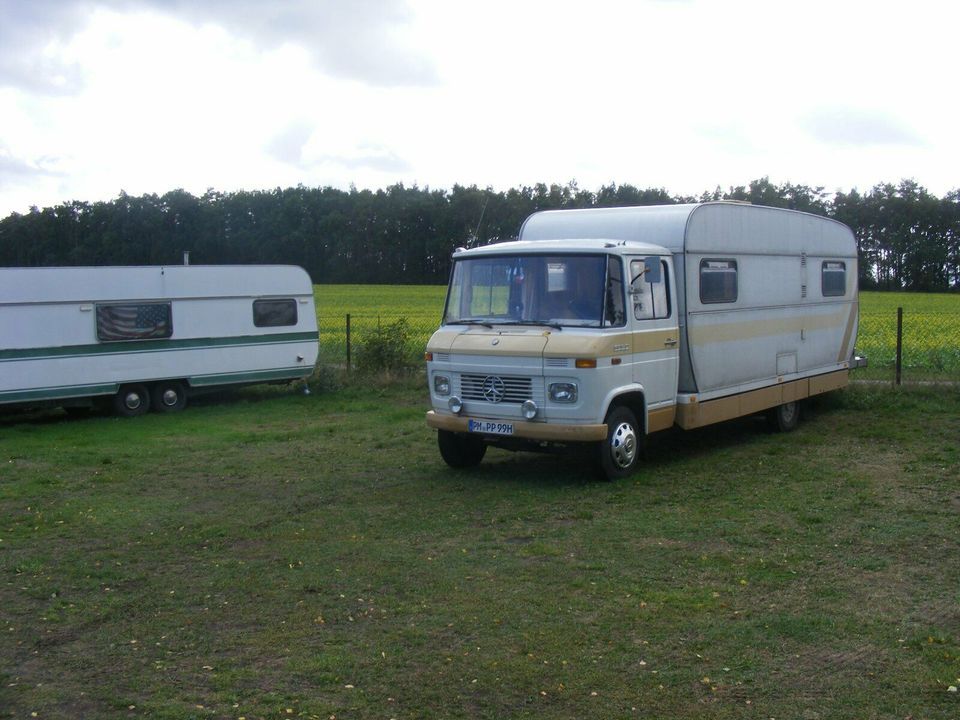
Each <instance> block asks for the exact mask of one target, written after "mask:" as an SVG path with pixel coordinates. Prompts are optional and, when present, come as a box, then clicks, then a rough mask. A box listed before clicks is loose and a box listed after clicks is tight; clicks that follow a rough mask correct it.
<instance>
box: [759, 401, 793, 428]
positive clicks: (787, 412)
mask: <svg viewBox="0 0 960 720" xmlns="http://www.w3.org/2000/svg"><path fill="white" fill-rule="evenodd" d="M767 422H768V423H769V424H770V427H771V428H773V429H774V430H776V431H777V432H790V431H791V430H793V429H794V428H795V427H797V423H799V422H800V403H798V402H787V403H783V405H777V406H776V407H774V408H770V410H768V411H767Z"/></svg>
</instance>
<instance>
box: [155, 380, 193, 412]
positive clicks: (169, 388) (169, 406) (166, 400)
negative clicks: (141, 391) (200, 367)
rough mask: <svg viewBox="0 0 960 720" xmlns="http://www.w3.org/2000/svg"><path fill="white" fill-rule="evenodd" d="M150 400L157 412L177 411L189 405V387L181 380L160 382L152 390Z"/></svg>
mask: <svg viewBox="0 0 960 720" xmlns="http://www.w3.org/2000/svg"><path fill="white" fill-rule="evenodd" d="M150 401H151V402H150V404H151V406H152V407H153V409H154V410H156V411H157V412H177V411H178V410H183V408H185V407H186V406H187V389H186V388H185V387H184V386H183V383H182V382H180V381H179V380H167V381H164V382H159V383H157V384H156V385H154V386H153V389H152V390H151V391H150Z"/></svg>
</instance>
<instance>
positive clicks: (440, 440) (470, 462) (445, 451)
mask: <svg viewBox="0 0 960 720" xmlns="http://www.w3.org/2000/svg"><path fill="white" fill-rule="evenodd" d="M437 446H438V447H439V448H440V457H442V458H443V460H444V462H446V463H447V465H449V466H450V467H452V468H467V467H473V466H474V465H479V464H480V461H481V460H483V456H484V455H486V453H487V446H486V443H484V442H483V440H482V439H481V438H479V437H477V436H476V435H465V434H463V433H456V432H450V431H449V430H438V431H437Z"/></svg>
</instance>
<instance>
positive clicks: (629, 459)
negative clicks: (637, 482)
mask: <svg viewBox="0 0 960 720" xmlns="http://www.w3.org/2000/svg"><path fill="white" fill-rule="evenodd" d="M642 447H643V430H642V428H641V427H640V425H639V424H638V423H637V416H636V415H634V414H633V411H631V410H630V408H627V407H623V406H620V407H615V408H613V409H611V410H610V412H609V413H608V414H607V439H606V440H603V441H602V442H600V443H598V444H597V455H598V458H597V459H598V463H597V465H598V469H599V471H600V475H601V477H603V478H606V479H607V480H619V479H620V478H625V477H627V476H629V475H631V474H632V473H633V472H634V471H635V470H636V469H637V465H638V464H639V463H640V450H641V448H642Z"/></svg>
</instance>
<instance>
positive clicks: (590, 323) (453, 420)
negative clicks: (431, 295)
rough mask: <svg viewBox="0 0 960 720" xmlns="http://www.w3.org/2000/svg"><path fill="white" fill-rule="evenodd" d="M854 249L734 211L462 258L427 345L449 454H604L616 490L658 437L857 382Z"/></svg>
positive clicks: (607, 228)
mask: <svg viewBox="0 0 960 720" xmlns="http://www.w3.org/2000/svg"><path fill="white" fill-rule="evenodd" d="M857 321H858V318H857V245H856V241H855V239H854V236H853V233H852V232H851V231H850V229H849V228H848V227H846V226H845V225H843V224H841V223H838V222H835V221H833V220H829V219H827V218H823V217H818V216H815V215H809V214H806V213H801V212H795V211H790V210H781V209H776V208H769V207H760V206H753V205H749V204H743V203H734V202H712V203H702V204H691V205H670V206H653V207H629V208H608V209H591V210H558V211H545V212H538V213H534V214H533V215H531V216H530V217H529V218H527V220H526V221H525V222H524V224H523V227H522V229H521V231H520V237H519V239H518V240H517V241H515V242H505V243H501V244H495V245H489V246H486V247H478V248H473V249H470V250H462V249H461V250H458V251H457V252H455V253H454V255H453V270H452V273H451V277H450V286H449V289H448V293H447V301H446V309H445V311H444V316H443V321H442V325H441V327H440V329H439V330H437V332H436V333H434V335H433V337H432V338H431V339H430V342H429V344H428V346H427V353H426V358H427V372H428V383H429V386H430V397H431V402H432V406H433V409H432V410H431V411H430V412H428V413H427V424H428V425H429V426H430V427H433V428H436V429H437V430H438V431H439V432H438V444H439V448H440V453H441V455H442V456H443V458H444V460H446V462H447V463H448V464H450V465H452V466H454V467H465V466H470V465H474V464H476V463H479V462H480V460H481V459H482V458H483V455H484V452H485V450H486V447H487V446H488V445H496V446H501V447H506V448H508V449H524V448H527V449H530V448H532V449H536V448H538V447H541V448H542V447H547V446H550V445H553V444H558V443H559V444H570V443H593V444H595V447H596V449H597V459H598V461H599V467H600V469H601V470H602V472H603V473H604V474H605V475H606V476H607V477H610V478H615V477H622V476H625V475H627V474H629V473H630V472H632V471H633V470H634V469H635V467H636V465H637V462H638V458H639V451H640V447H641V445H642V441H643V438H644V436H645V435H647V434H649V433H652V432H655V431H658V430H664V429H666V428H669V427H671V426H673V425H675V424H676V425H679V426H680V427H682V428H684V429H690V428H696V427H701V426H703V425H708V424H710V423H715V422H719V421H722V420H727V419H730V418H734V417H738V416H742V415H748V414H753V413H758V412H761V411H765V410H767V411H769V414H770V417H771V420H772V421H773V422H774V423H775V424H776V425H777V426H778V427H779V428H780V429H781V430H789V429H792V428H793V427H794V426H795V424H796V422H797V419H798V417H799V406H798V401H799V400H802V399H804V398H806V397H809V396H811V395H815V394H818V393H822V392H826V391H829V390H834V389H837V388H841V387H843V386H845V385H846V384H847V380H848V372H849V369H850V368H851V367H854V366H857V365H861V364H865V361H864V360H862V359H861V358H857V357H855V356H854V342H855V340H856V336H857Z"/></svg>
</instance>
